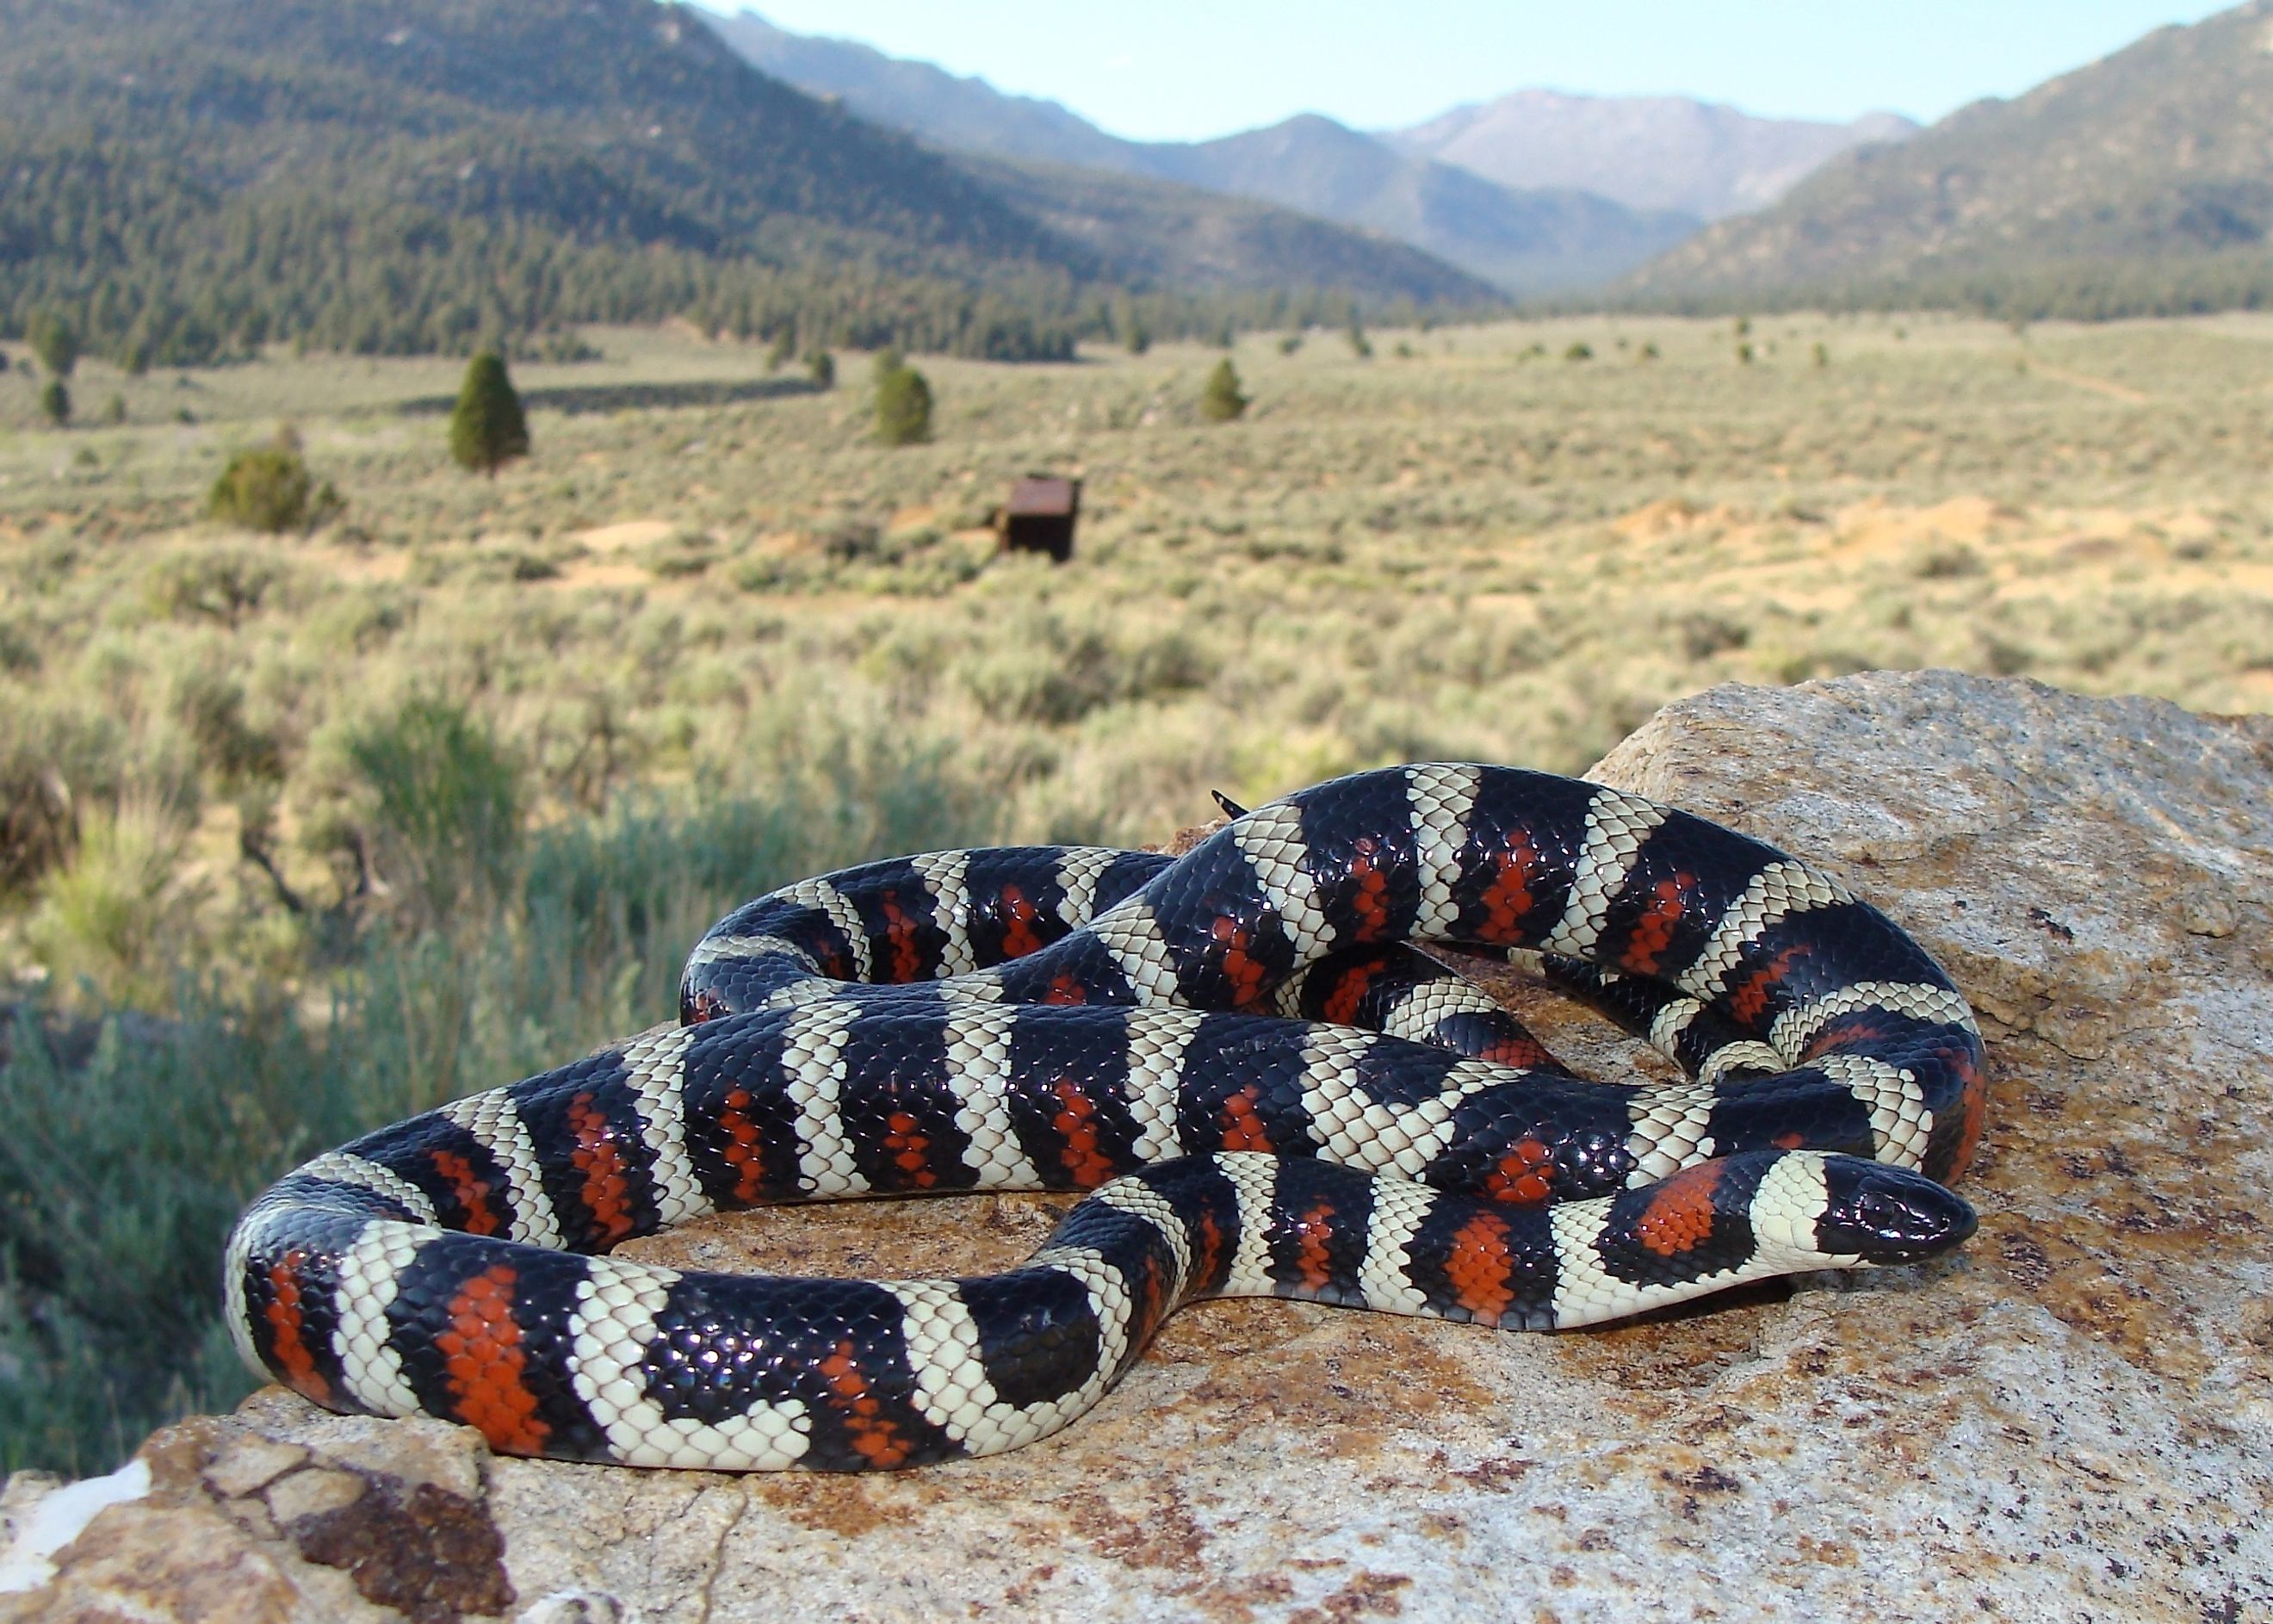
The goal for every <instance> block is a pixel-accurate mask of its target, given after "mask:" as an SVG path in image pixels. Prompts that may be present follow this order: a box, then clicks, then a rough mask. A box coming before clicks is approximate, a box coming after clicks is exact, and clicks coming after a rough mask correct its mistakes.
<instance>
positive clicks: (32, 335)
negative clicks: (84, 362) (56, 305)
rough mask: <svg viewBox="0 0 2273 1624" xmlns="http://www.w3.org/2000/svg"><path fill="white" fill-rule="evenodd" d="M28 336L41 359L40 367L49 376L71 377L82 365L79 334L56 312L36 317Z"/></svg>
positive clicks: (44, 312)
mask: <svg viewBox="0 0 2273 1624" xmlns="http://www.w3.org/2000/svg"><path fill="white" fill-rule="evenodd" d="M25 337H26V338H28V339H29V340H30V341H31V343H32V353H33V354H34V355H35V356H37V357H40V365H41V366H44V367H46V368H47V369H48V372H49V376H51V377H55V378H68V377H70V376H71V369H72V368H74V367H76V366H77V365H79V332H78V330H77V329H76V328H74V327H72V326H71V323H70V322H69V321H67V320H64V318H63V317H61V316H59V315H57V314H56V313H55V312H53V311H41V312H40V313H39V314H38V315H36V316H34V317H33V318H32V320H31V324H30V327H29V329H28V331H26V334H25Z"/></svg>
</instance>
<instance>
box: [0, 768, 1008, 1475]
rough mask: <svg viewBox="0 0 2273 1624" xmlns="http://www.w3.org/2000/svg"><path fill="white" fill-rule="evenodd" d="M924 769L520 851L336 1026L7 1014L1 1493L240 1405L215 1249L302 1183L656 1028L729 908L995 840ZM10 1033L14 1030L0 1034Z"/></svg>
mask: <svg viewBox="0 0 2273 1624" xmlns="http://www.w3.org/2000/svg"><path fill="white" fill-rule="evenodd" d="M985 804H987V803H986V802H985V801H983V800H982V799H981V798H980V797H979V796H978V795H977V794H975V793H973V792H972V791H971V789H970V788H969V787H968V786H963V785H960V784H959V783H957V782H956V781H951V780H948V779H945V778H941V775H940V771H939V767H938V763H936V761H935V760H934V759H932V758H928V757H921V756H915V757H911V756H908V755H906V754H904V753H901V752H897V751H895V750H892V749H890V748H884V747H881V746H880V747H878V748H874V749H870V748H863V747H861V746H860V745H859V743H858V742H857V741H840V744H839V747H838V748H836V750H835V751H834V753H833V756H831V758H830V759H829V760H828V761H827V762H826V763H825V764H820V765H813V764H808V765H806V766H803V767H799V766H798V765H797V764H796V763H793V762H789V761H786V760H784V762H783V764H781V765H780V766H779V767H778V768H777V770H776V775H775V776H774V778H772V780H771V781H770V782H769V785H768V786H766V787H765V788H764V789H762V790H760V791H757V792H755V793H748V794H725V793H705V794H698V795H694V796H691V797H686V798H683V799H679V800H676V801H664V800H661V799H657V798H650V799H649V800H646V801H641V802H638V803H636V804H633V805H627V806H624V807H620V808H618V809H617V810H616V811H614V812H612V813H611V814H610V815H608V816H604V817H596V818H587V819H579V820H576V821H574V822H572V823H566V824H562V825H559V826H556V827H554V828H552V829H551V830H547V831H540V832H538V833H536V834H535V835H533V836H531V837H530V838H529V840H528V842H527V843H526V845H525V846H524V847H523V848H522V851H521V858H520V861H518V862H517V863H515V864H514V867H513V870H512V874H511V876H510V880H511V883H510V886H509V888H508V889H507V890H506V891H505V892H503V893H501V894H499V896H497V897H494V898H490V899H488V901H487V903H486V905H484V906H479V907H477V908H475V909H473V910H472V911H471V916H470V917H469V918H467V919H465V920H462V921H459V922H458V926H457V928H456V929H454V930H452V931H449V932H441V931H432V930H425V931H417V932H412V933H409V934H407V935H404V934H399V933H395V932H391V931H374V932H368V933H366V934H365V935H364V936H362V937H360V938H358V939H356V941H354V942H353V943H352V944H350V949H349V951H350V958H349V962H348V963H347V964H346V966H344V968H343V969H342V970H341V973H340V974H338V975H337V977H336V978H335V979H334V981H332V983H331V984H330V997H329V1001H328V1004H323V1003H320V1002H319V1004H317V1005H316V1006H315V1007H314V1009H313V1011H312V1012H311V1011H310V1010H309V1005H308V1004H307V1003H306V1001H304V1000H301V999H288V998H284V997H281V996H277V997H268V998H252V999H232V998H228V997H224V996H221V994H220V993H219V992H218V991H217V990H215V989H213V988H210V987H207V986H205V985H203V984H201V983H199V982H196V981H186V982H182V983H177V984H176V987H175V990H174V994H173V1002H172V1006H171V1007H170V1008H169V1010H168V1011H167V1012H166V1018H165V1019H152V1018H149V1017H146V1016H139V1015H132V1014H128V1015H117V1014H112V1015H109V1016H107V1017H105V1018H103V1019H99V1020H94V1021H82V1022H72V1021H68V1020H64V1019H60V1018H58V1017H57V1016H56V1013H55V1011H52V1010H41V1009H34V1008H27V1009H25V1010H22V1011H12V1012H11V1011H0V1020H7V1021H8V1022H9V1025H8V1026H5V1027H0V1187H4V1188H5V1189H7V1190H8V1191H9V1192H11V1199H10V1200H8V1201H6V1202H4V1203H0V1259H9V1260H10V1261H9V1263H8V1265H7V1270H6V1273H5V1274H4V1275H0V1470H18V1469H19V1468H24V1467H40V1468H44V1469H47V1470H61V1471H66V1472H71V1473H77V1474H87V1473H93V1472H100V1471H105V1470H109V1469H110V1468H111V1467H112V1466H115V1465H116V1463H117V1462H119V1461H120V1460H121V1459H123V1458H124V1456H125V1455H126V1454H127V1453H128V1452H129V1451H130V1450H131V1449H132V1448H133V1447H134V1446H135V1445H136V1444H137V1443H139V1441H140V1440H141V1439H142V1437H143V1435H144V1434H145V1433H146V1432H148V1431H149V1430H150V1429H151V1428H152V1427H154V1426H156V1425H161V1424H162V1423H163V1422H166V1421H168V1420H170V1419H172V1418H174V1417H177V1416H180V1415H184V1414H186V1413H189V1412H191V1411H193V1410H224V1409H227V1408H228V1407H229V1406H230V1405H231V1404H234V1403H235V1402H236V1401H237V1400H238V1399H239V1398H241V1397H243V1396H244V1394H245V1393H247V1392H248V1391H250V1390H251V1387H252V1385H253V1380H252V1378H251V1375H250V1374H249V1373H247V1372H245V1371H244V1370H243V1369H242V1368H241V1367H240V1366H239V1365H237V1363H236V1358H235V1356H234V1355H233V1353H232V1352H231V1351H230V1350H229V1342H228V1336H227V1332H226V1330H225V1328H224V1327H222V1325H221V1319H220V1312H219V1311H220V1293H219V1291H218V1290H217V1289H215V1284H214V1282H216V1281H217V1280H218V1278H219V1277H220V1270H221V1244H222V1241H223V1239H224V1237H226V1235H227V1232H228V1229H229V1224H230V1222H233V1221H234V1219H235V1218H236V1214H237V1213H238V1212H240V1211H241V1210H243V1208H244V1205H245V1203H246V1202H247V1201H249V1200H250V1199H251V1198H252V1196H253V1195H254V1194H256V1193H257V1192H259V1190H260V1188H261V1187H262V1186H263V1185H264V1184H267V1183H268V1182H269V1181H270V1180H271V1179H274V1177H277V1176H278V1175H280V1174H281V1173H283V1172H284V1171H286V1170H287V1169H289V1168H290V1167H292V1166H293V1165H295V1164H296V1163H297V1162H301V1161H304V1160H305V1159H306V1158H307V1157H309V1156H311V1155H313V1154H317V1153H318V1152H319V1151H321V1150H323V1149H325V1148H326V1147H329V1146H333V1145H337V1144H340V1143H341V1142H343V1141H345V1140H346V1139H350V1138H352V1137H353V1136H354V1135H356V1134H357V1133H360V1132H364V1131H366V1130H368V1129H371V1128H373V1127H376V1126H379V1124H384V1123H387V1122H392V1121H395V1120H397V1119H399V1118H401V1117H402V1116H408V1115H410V1114H411V1113H413V1112H416V1111H420V1110H424V1109H429V1108H430V1107H431V1106H434V1105H437V1104H439V1103H440V1102H442V1101H445V1100H447V1099H450V1098H453V1097H454V1096H455V1095H457V1094H461V1093H465V1092H467V1091H469V1090H471V1089H475V1088H487V1087H493V1086H499V1085H501V1084H504V1083H507V1082H510V1081H512V1080H513V1079H515V1078H517V1077H522V1076H526V1075H528V1074H529V1073H531V1072H534V1071H540V1070H543V1069H544V1068H545V1067H548V1066H554V1065H559V1064H563V1063H565V1062H566V1061H568V1060H571V1059H573V1058H574V1057H575V1056H578V1055H580V1054H582V1053H584V1052H586V1051H588V1050H589V1049H591V1048H592V1047H593V1046H594V1045H595V1044H597V1043H601V1042H604V1041H607V1040H609V1039H611V1038H616V1037H621V1036H624V1035H626V1034H629V1033H632V1032H635V1031H638V1030H640V1029H641V1028H642V1027H645V1026H651V1025H653V1024H655V1023H656V1022H657V1021H660V1020H666V1019H671V1015H672V1013H673V1011H675V1009H676V1007H677V996H676V991H677V985H678V974H679V964H680V962H681V961H682V960H683V959H684V958H685V956H686V951H687V949H688V948H689V947H690V946H692V945H693V944H694V941H695V939H696V938H697V937H698V936H700V935H701V932H702V931H703V930H704V929H707V928H708V927H709V924H710V923H711V922H712V921H715V920H716V918H717V917H718V916H719V915H720V914H723V913H724V911H725V910H726V909H727V908H729V907H731V906H733V905H735V904H736V903H739V902H740V901H743V900H745V899H746V898H749V897H753V896H755V895H758V894H760V893H761V892H763V891H769V890H771V889H773V888H774V887H776V886H778V885H782V884H784V883H788V882H789V881H791V880H794V879H798V878H801V877H803V876H806V875H808V874H813V873H817V872H821V871H823V870H826V869H829V868H840V867H843V866H844V865H846V864H848V863H852V862H857V861H863V860H865V859H867V858H870V857H875V856H881V855H884V854H888V853H895V852H911V851H923V850H927V849H934V848H937V847H940V846H962V845H969V844H972V843H975V842H977V841H979V840H983V839H985V838H988V837H990V836H991V835H994V834H995V833H997V832H999V831H996V830H995V829H994V828H993V827H992V826H991V825H990V824H989V823H986V822H983V821H982V820H981V818H980V816H979V811H978V808H980V807H982V806H983V805H985ZM11 1017H12V1018H11Z"/></svg>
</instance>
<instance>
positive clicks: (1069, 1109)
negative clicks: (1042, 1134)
mask: <svg viewBox="0 0 2273 1624" xmlns="http://www.w3.org/2000/svg"><path fill="white" fill-rule="evenodd" d="M1050 1091H1051V1092H1052V1093H1053V1094H1056V1095H1057V1097H1058V1109H1057V1114H1056V1115H1055V1116H1052V1117H1051V1118H1050V1126H1051V1128H1052V1129H1053V1130H1054V1131H1055V1132H1056V1133H1057V1136H1058V1138H1059V1139H1061V1140H1062V1141H1064V1143H1063V1147H1062V1148H1061V1149H1060V1150H1059V1152H1058V1155H1059V1157H1060V1159H1061V1161H1062V1162H1064V1164H1065V1170H1066V1173H1067V1176H1068V1177H1070V1178H1071V1179H1072V1180H1073V1182H1074V1185H1075V1187H1076V1189H1081V1190H1094V1189H1096V1188H1097V1187H1098V1185H1099V1184H1103V1183H1105V1182H1106V1180H1107V1179H1109V1178H1111V1177H1113V1175H1114V1172H1115V1170H1116V1169H1114V1165H1113V1160H1112V1158H1111V1157H1109V1156H1107V1155H1106V1154H1105V1152H1104V1150H1103V1149H1102V1148H1100V1147H1099V1136H1098V1126H1099V1124H1098V1117H1097V1101H1094V1100H1092V1099H1091V1098H1090V1097H1089V1095H1088V1094H1084V1092H1083V1091H1082V1086H1081V1085H1080V1084H1079V1083H1077V1082H1076V1081H1075V1080H1074V1079H1072V1078H1070V1077H1061V1078H1059V1079H1057V1080H1056V1081H1054V1082H1053V1083H1052V1084H1051V1085H1050Z"/></svg>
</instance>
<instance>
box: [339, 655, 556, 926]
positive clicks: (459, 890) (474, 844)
mask: <svg viewBox="0 0 2273 1624" xmlns="http://www.w3.org/2000/svg"><path fill="white" fill-rule="evenodd" d="M347 756H348V760H349V763H351V764H352V765H353V767H354V769H355V771H356V774H357V775H358V776H359V777H360V778H361V779H362V782H363V786H364V789H365V791H366V792H367V794H368V798H369V800H368V805H369V816H370V818H371V825H372V826H371V831H370V834H371V856H372V857H373V859H374V860H375V861H376V863H377V865H378V868H379V874H380V875H381V876H382V877H383V878H384V879H385V880H386V882H387V883H391V884H393V885H394V886H395V887H396V889H397V890H398V891H401V892H403V893H405V894H404V896H403V897H402V898H401V905H400V906H401V913H402V914H403V915H404V916H405V917H407V918H408V919H409V920H410V921H413V922H416V923H418V924H422V925H429V926H438V925H439V924H440V923H442V922H443V921H448V920H451V919H453V918H454V917H455V916H457V915H458V914H461V912H464V911H466V910H468V909H469V908H479V907H480V906H483V905H484V903H486V901H487V900H488V899H489V898H492V897H495V896H497V895H499V893H500V892H501V891H503V889H504V886H505V883H506V879H507V877H508V875H509V871H510V868H511V864H512V861H513V857H514V850H515V848H516V847H517V846H519V845H520V841H521V783H520V769H519V768H518V766H517V765H516V764H515V763H514V761H513V759H512V758H511V757H510V756H508V755H507V754H506V751H505V750H504V748H502V747H501V746H499V743H498V742H497V740H496V739H495V738H494V737H493V736H492V735H491V733H490V731H489V729H488V728H487V727H485V726H483V725H482V724H481V723H480V722H478V721H476V719H475V718H473V717H472V716H470V715H469V714H468V713H467V711H465V709H464V708H463V707H462V706H460V705H455V704H452V703H448V702H446V701H444V700H439V699H432V698H426V697H417V698H413V699H410V700H409V701H407V702H406V703H404V704H403V705H402V706H401V709H400V710H398V711H395V713H394V715H393V716H391V717H388V718H385V719H384V720H381V721H377V722H372V723H370V724H367V725H365V726H363V727H360V728H357V729H356V730H354V731H353V732H352V733H349V737H348V740H347Z"/></svg>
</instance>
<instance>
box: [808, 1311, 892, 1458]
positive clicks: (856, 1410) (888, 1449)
mask: <svg viewBox="0 0 2273 1624" xmlns="http://www.w3.org/2000/svg"><path fill="white" fill-rule="evenodd" d="M821 1379H822V1380H825V1381H827V1382H828V1383H829V1394H830V1395H831V1397H832V1398H833V1400H834V1402H835V1408H836V1414H837V1417H838V1418H839V1419H840V1420H842V1421H843V1422H844V1430H845V1432H847V1433H848V1434H850V1435H851V1440H852V1447H853V1448H854V1449H856V1450H858V1451H859V1453H860V1455H862V1457H863V1458H865V1459H866V1461H867V1462H868V1464H869V1465H871V1466H878V1467H886V1468H889V1467H893V1466H898V1465H901V1464H903V1463H904V1462H906V1460H907V1458H908V1456H909V1455H910V1454H911V1453H912V1450H911V1446H910V1445H909V1443H908V1441H907V1440H906V1439H904V1438H903V1437H902V1436H901V1435H900V1429H899V1428H898V1427H896V1426H895V1425H892V1423H891V1422H890V1421H889V1419H887V1418H886V1417H885V1415H884V1406H883V1404H882V1403H881V1402H880V1401H879V1400H878V1399H877V1397H876V1395H874V1393H872V1392H870V1391H869V1388H868V1378H867V1375H866V1372H863V1371H862V1370H861V1368H860V1364H859V1360H858V1359H856V1358H854V1357H852V1344H851V1342H850V1341H849V1340H847V1341H844V1342H838V1343H837V1344H836V1349H835V1350H834V1351H832V1352H831V1353H830V1354H829V1357H827V1358H825V1359H823V1360H822V1361H821Z"/></svg>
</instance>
